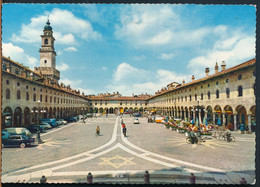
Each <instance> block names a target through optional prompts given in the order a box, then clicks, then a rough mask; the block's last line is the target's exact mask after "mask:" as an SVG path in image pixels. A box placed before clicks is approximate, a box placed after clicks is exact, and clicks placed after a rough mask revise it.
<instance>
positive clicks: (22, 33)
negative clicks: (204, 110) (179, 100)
mask: <svg viewBox="0 0 260 187" xmlns="http://www.w3.org/2000/svg"><path fill="white" fill-rule="evenodd" d="M255 11H256V9H255V7H254V6H249V5H173V4H168V5H165V4H164V5H163V4H162V5H158V4H154V5H144V4H139V5H134V4H133V5H124V4H115V5H107V4H103V5H102V4H98V5H95V4H74V5H73V4H71V5H70V4H63V5H62V4H61V5H60V4H59V5H55V4H43V5H41V4H31V5H30V4H4V5H3V11H2V14H3V16H2V18H3V22H2V32H3V34H2V39H3V40H2V41H3V42H2V44H3V45H2V48H3V55H5V56H10V57H11V59H13V60H15V61H18V62H20V63H23V64H24V65H26V66H29V67H30V68H31V69H33V67H35V66H36V67H37V66H39V48H40V46H41V40H40V39H41V38H40V35H41V34H42V32H43V27H44V26H45V24H46V21H47V16H48V15H49V19H50V23H51V26H52V28H53V32H54V37H55V39H56V40H55V50H56V52H57V57H56V64H57V67H56V68H57V69H58V70H60V72H61V79H60V82H63V83H64V84H65V85H68V84H69V85H70V86H71V87H72V88H74V89H80V90H81V91H84V93H85V94H98V93H105V92H109V93H113V92H116V91H119V92H120V93H121V94H122V95H129V96H130V95H132V93H134V94H142V93H148V94H154V92H156V91H157V90H158V89H161V88H162V87H165V86H167V84H169V83H171V82H179V83H181V82H182V80H183V79H184V80H185V81H186V83H187V82H190V81H191V76H192V75H195V77H196V79H198V78H202V77H204V76H205V68H206V67H209V68H210V74H213V72H214V66H215V63H216V61H217V62H218V63H219V64H221V62H222V61H223V60H224V61H225V62H226V64H227V68H229V67H232V66H234V65H237V64H240V63H242V62H244V61H246V60H249V59H251V58H254V57H255V24H256V16H255Z"/></svg>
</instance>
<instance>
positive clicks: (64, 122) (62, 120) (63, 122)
mask: <svg viewBox="0 0 260 187" xmlns="http://www.w3.org/2000/svg"><path fill="white" fill-rule="evenodd" d="M58 121H61V122H62V124H63V125H65V124H67V121H65V120H64V119H58Z"/></svg>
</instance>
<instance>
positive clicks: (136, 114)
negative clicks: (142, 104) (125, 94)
mask: <svg viewBox="0 0 260 187" xmlns="http://www.w3.org/2000/svg"><path fill="white" fill-rule="evenodd" d="M133 116H134V117H141V116H142V114H141V113H134V114H133Z"/></svg>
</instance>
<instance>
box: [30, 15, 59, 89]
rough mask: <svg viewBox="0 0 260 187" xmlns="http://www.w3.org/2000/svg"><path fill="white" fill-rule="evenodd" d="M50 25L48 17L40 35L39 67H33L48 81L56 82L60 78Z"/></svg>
mask: <svg viewBox="0 0 260 187" xmlns="http://www.w3.org/2000/svg"><path fill="white" fill-rule="evenodd" d="M52 34H53V31H52V27H51V26H50V22H49V19H48V21H47V22H46V25H45V27H44V30H43V35H41V38H42V39H41V43H42V44H41V48H40V50H39V52H40V67H38V68H36V67H35V68H34V69H35V71H36V72H38V73H41V74H42V75H43V76H44V77H45V78H46V79H50V82H51V83H52V84H53V83H58V81H59V79H60V72H59V71H58V70H57V69H56V52H55V48H54V41H55V38H54V37H53V35H52Z"/></svg>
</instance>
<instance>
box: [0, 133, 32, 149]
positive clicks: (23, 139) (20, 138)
mask: <svg viewBox="0 0 260 187" xmlns="http://www.w3.org/2000/svg"><path fill="white" fill-rule="evenodd" d="M34 142H35V138H29V137H28V136H26V135H10V136H9V137H8V138H6V139H2V148H4V147H9V146H10V147H13V146H19V147H21V148H25V147H26V146H28V145H32V144H34Z"/></svg>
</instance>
